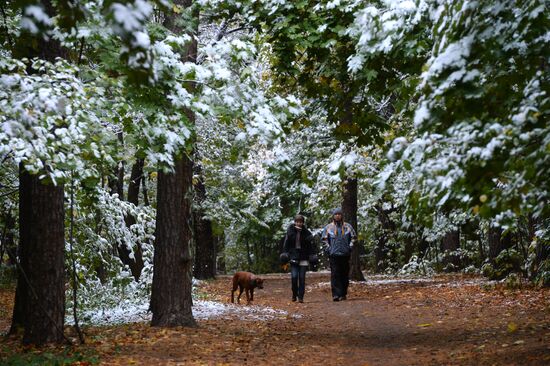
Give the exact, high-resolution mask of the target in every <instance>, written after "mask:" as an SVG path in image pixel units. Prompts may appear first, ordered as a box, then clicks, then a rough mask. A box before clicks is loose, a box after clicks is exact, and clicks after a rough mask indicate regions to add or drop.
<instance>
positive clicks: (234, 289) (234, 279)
mask: <svg viewBox="0 0 550 366" xmlns="http://www.w3.org/2000/svg"><path fill="white" fill-rule="evenodd" d="M237 287H238V286H237V278H235V277H233V288H232V290H231V302H232V303H234V302H235V291H237Z"/></svg>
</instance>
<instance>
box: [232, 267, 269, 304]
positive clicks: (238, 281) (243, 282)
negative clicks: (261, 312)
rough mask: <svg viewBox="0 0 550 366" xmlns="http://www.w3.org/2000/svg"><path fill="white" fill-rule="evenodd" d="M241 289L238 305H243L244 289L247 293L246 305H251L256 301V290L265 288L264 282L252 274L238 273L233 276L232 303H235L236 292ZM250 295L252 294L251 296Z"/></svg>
mask: <svg viewBox="0 0 550 366" xmlns="http://www.w3.org/2000/svg"><path fill="white" fill-rule="evenodd" d="M237 287H238V288H239V296H237V303H239V304H240V303H241V295H242V294H243V289H244V290H245V292H246V303H247V304H250V302H251V301H253V300H254V289H255V288H256V287H257V288H264V280H262V279H261V278H260V277H257V276H256V275H254V273H250V272H237V273H235V275H234V276H233V289H232V290H231V302H235V291H237ZM249 293H250V294H249Z"/></svg>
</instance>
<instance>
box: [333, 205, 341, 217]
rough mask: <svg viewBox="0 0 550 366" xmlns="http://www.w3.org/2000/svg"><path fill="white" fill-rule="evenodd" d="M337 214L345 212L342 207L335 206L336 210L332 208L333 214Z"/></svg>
mask: <svg viewBox="0 0 550 366" xmlns="http://www.w3.org/2000/svg"><path fill="white" fill-rule="evenodd" d="M336 214H340V215H342V214H343V212H342V209H341V208H340V207H338V208H335V209H334V210H332V216H334V215H336Z"/></svg>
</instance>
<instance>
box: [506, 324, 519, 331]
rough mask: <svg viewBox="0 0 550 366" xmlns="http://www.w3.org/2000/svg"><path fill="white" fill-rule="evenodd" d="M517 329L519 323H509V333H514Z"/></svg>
mask: <svg viewBox="0 0 550 366" xmlns="http://www.w3.org/2000/svg"><path fill="white" fill-rule="evenodd" d="M516 330H518V325H517V324H516V323H514V322H510V323H508V333H514V332H515V331H516Z"/></svg>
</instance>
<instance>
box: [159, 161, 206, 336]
mask: <svg viewBox="0 0 550 366" xmlns="http://www.w3.org/2000/svg"><path fill="white" fill-rule="evenodd" d="M191 173H192V163H191V161H190V160H189V158H188V157H187V156H184V157H182V158H179V159H178V160H177V161H176V166H175V172H173V173H164V172H162V171H160V172H159V174H158V188H157V223H156V235H155V244H154V247H155V255H154V259H153V289H152V293H151V311H152V312H153V320H152V322H151V325H153V326H192V325H195V321H194V319H193V314H192V312H191V306H192V305H193V301H192V298H191V284H192V277H191V269H192V268H191V267H192V258H191V250H190V249H191V240H192V222H191V187H192V183H191V178H192V175H191Z"/></svg>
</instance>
